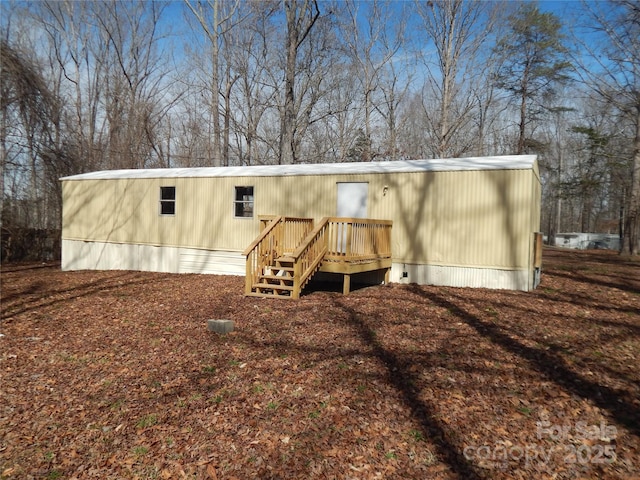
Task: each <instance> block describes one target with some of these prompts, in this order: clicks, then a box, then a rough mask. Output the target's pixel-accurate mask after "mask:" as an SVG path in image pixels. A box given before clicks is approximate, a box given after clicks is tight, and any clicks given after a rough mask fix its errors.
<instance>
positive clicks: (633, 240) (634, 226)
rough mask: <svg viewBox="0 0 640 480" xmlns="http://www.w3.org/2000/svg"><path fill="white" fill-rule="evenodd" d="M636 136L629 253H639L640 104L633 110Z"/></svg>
mask: <svg viewBox="0 0 640 480" xmlns="http://www.w3.org/2000/svg"><path fill="white" fill-rule="evenodd" d="M635 124H636V135H635V138H634V141H633V166H632V171H631V195H630V198H629V208H628V211H627V228H626V230H627V235H628V239H629V253H630V254H631V255H638V253H640V246H639V245H638V242H639V241H640V102H639V104H638V105H637V106H636V109H635Z"/></svg>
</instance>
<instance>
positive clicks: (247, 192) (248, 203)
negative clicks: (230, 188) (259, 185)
mask: <svg viewBox="0 0 640 480" xmlns="http://www.w3.org/2000/svg"><path fill="white" fill-rule="evenodd" d="M233 208H234V216H236V217H253V187H236V198H235V201H234V202H233Z"/></svg>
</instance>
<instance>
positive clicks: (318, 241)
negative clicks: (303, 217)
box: [291, 217, 330, 292]
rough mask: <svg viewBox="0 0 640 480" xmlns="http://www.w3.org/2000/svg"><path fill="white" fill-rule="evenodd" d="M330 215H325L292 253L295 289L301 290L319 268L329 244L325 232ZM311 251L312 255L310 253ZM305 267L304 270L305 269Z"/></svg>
mask: <svg viewBox="0 0 640 480" xmlns="http://www.w3.org/2000/svg"><path fill="white" fill-rule="evenodd" d="M329 218H330V217H324V218H323V219H322V220H320V222H319V223H318V225H316V227H315V228H314V229H313V230H312V231H311V232H309V234H308V235H307V236H306V237H305V238H304V239H303V240H302V242H300V245H299V246H298V248H296V249H295V251H294V252H293V253H292V254H291V258H292V260H293V262H294V273H293V279H294V280H293V282H294V289H295V291H297V292H299V291H300V290H301V289H302V288H303V287H304V286H305V285H306V283H307V281H309V279H310V277H311V275H313V273H314V272H315V271H316V270H317V268H318V267H319V265H320V263H321V262H322V259H323V258H324V255H325V253H326V252H327V245H326V241H325V236H324V234H325V232H326V230H327V225H328V224H329ZM309 253H311V256H309V255H308V254H309ZM303 268H304V270H303Z"/></svg>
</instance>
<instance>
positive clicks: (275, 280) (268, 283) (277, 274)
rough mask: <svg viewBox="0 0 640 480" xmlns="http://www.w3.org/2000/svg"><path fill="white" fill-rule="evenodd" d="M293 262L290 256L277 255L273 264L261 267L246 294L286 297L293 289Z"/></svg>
mask: <svg viewBox="0 0 640 480" xmlns="http://www.w3.org/2000/svg"><path fill="white" fill-rule="evenodd" d="M294 263H295V260H294V259H293V258H291V257H287V256H284V257H279V258H276V259H274V261H273V264H270V265H267V266H265V267H263V268H262V273H260V274H259V275H258V281H257V282H255V283H253V284H252V286H251V287H252V288H251V291H250V292H247V295H248V296H254V297H288V298H291V294H292V292H293V291H294V288H295V285H294V276H293V273H294Z"/></svg>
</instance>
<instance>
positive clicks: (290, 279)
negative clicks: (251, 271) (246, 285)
mask: <svg viewBox="0 0 640 480" xmlns="http://www.w3.org/2000/svg"><path fill="white" fill-rule="evenodd" d="M260 279H261V280H278V281H283V282H293V277H291V276H288V275H266V274H265V275H260Z"/></svg>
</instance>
